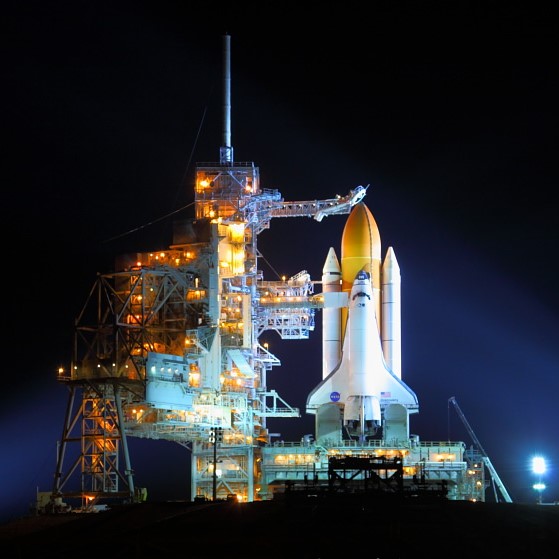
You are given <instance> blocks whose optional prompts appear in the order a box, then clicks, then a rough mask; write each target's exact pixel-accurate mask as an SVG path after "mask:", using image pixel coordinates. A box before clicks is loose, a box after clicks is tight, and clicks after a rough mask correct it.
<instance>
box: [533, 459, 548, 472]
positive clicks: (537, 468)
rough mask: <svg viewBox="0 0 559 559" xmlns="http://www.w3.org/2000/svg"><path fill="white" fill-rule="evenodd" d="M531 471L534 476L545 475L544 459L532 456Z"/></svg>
mask: <svg viewBox="0 0 559 559" xmlns="http://www.w3.org/2000/svg"><path fill="white" fill-rule="evenodd" d="M532 471H533V472H534V473H535V474H543V473H545V459H544V458H542V457H541V456H534V458H532Z"/></svg>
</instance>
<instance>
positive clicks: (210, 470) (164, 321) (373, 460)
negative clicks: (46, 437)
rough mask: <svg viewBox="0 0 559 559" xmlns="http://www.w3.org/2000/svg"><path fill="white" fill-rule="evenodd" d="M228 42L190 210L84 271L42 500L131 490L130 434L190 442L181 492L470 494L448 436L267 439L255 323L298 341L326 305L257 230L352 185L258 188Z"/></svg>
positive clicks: (287, 409)
mask: <svg viewBox="0 0 559 559" xmlns="http://www.w3.org/2000/svg"><path fill="white" fill-rule="evenodd" d="M229 41H230V38H229V36H225V37H224V48H223V63H224V87H223V92H224V107H225V114H224V122H223V130H224V133H223V138H222V147H221V148H220V161H219V162H216V163H199V164H198V165H197V168H196V179H195V180H196V182H195V185H194V195H195V196H194V199H195V217H194V218H193V219H191V220H186V221H184V222H182V223H179V224H176V226H175V230H174V239H173V244H172V245H171V246H170V247H168V248H166V249H163V250H161V251H157V252H149V253H135V254H129V255H122V256H119V257H118V258H117V260H116V264H115V269H114V271H112V272H109V273H103V274H99V275H98V277H97V279H96V281H95V283H94V286H93V288H92V290H91V292H90V294H89V296H88V298H87V301H86V303H85V305H84V307H83V310H82V312H81V313H80V315H79V316H78V317H77V320H76V329H75V344H74V357H73V363H72V365H71V367H70V368H69V370H62V369H61V370H60V372H59V381H60V382H62V383H64V384H66V385H67V386H68V388H69V392H70V396H69V402H68V409H67V414H66V418H65V422H64V427H63V435H62V439H61V444H60V449H59V455H58V461H57V467H56V472H55V481H54V487H53V491H52V496H53V499H54V500H58V501H57V502H59V500H60V499H61V498H64V499H71V498H77V499H81V502H82V506H84V507H87V506H90V504H91V503H100V502H104V501H110V500H112V499H121V500H122V499H123V500H128V501H135V500H141V499H142V498H143V491H142V490H140V489H139V488H136V487H135V480H134V475H133V468H132V457H131V456H130V455H129V451H128V444H127V440H128V438H129V437H141V438H146V439H165V440H169V441H173V442H176V443H177V444H180V445H182V446H184V447H185V449H186V450H185V451H188V452H190V454H191V457H192V466H191V472H190V478H191V496H192V498H193V499H194V498H204V499H221V498H226V497H227V496H228V495H232V494H234V495H236V496H237V498H238V499H239V500H245V501H254V500H258V499H271V498H273V497H274V495H275V494H277V493H278V492H282V491H284V490H285V488H286V487H289V488H293V489H295V488H305V487H308V486H309V484H312V486H313V487H314V488H315V489H316V488H330V489H332V487H333V486H339V487H344V488H346V487H348V486H351V487H352V488H353V489H355V488H367V487H369V488H370V487H371V485H375V484H376V485H383V486H384V487H386V488H389V489H390V490H394V489H397V490H399V489H400V488H403V487H411V486H415V487H420V486H421V487H424V488H435V487H437V488H438V487H441V486H444V488H445V493H447V495H448V498H451V499H472V500H480V501H481V500H484V492H485V487H486V484H485V479H484V470H483V466H482V465H481V463H479V464H478V462H477V461H476V458H477V456H475V455H468V453H467V452H466V450H465V445H464V444H463V443H462V442H455V443H453V442H442V443H441V442H428V443H425V442H420V441H419V438H418V437H417V436H415V435H412V436H410V437H409V438H408V439H407V440H406V441H403V442H399V443H398V444H390V443H389V442H388V441H386V440H385V439H383V438H382V437H380V438H376V439H374V438H371V439H369V440H366V441H356V440H354V439H352V438H343V437H342V438H340V439H339V440H336V441H333V442H331V443H329V444H324V443H321V442H320V441H316V440H314V439H313V438H310V437H303V438H302V439H301V440H299V441H297V442H293V443H289V442H284V441H281V442H280V441H271V440H270V435H269V432H268V428H267V419H268V418H271V417H283V418H288V417H292V418H297V417H299V416H300V412H299V410H298V409H295V408H293V407H291V406H290V405H289V404H288V403H287V402H286V401H285V400H284V399H283V398H282V397H281V395H280V394H278V393H277V392H276V391H275V390H273V389H270V388H269V387H268V386H267V372H268V371H270V369H271V368H272V367H275V366H279V365H280V361H279V359H277V358H276V357H275V356H274V355H272V354H271V353H270V352H269V351H268V348H267V347H265V346H263V345H261V344H260V341H259V340H260V336H261V335H262V333H263V332H265V331H269V330H273V331H275V332H277V333H278V334H279V336H280V337H281V338H282V339H298V340H301V339H303V340H304V339H307V338H308V337H309V335H310V333H311V332H312V331H313V330H314V316H315V312H316V310H317V309H318V310H321V309H323V308H324V306H325V303H324V296H323V294H322V293H318V294H315V293H314V285H315V283H320V282H313V281H311V278H310V276H309V274H308V273H307V272H306V271H304V270H303V271H301V272H300V273H298V274H296V275H295V276H293V277H291V278H288V279H286V280H283V281H266V280H265V279H264V277H263V273H262V272H261V270H260V269H259V257H260V253H259V251H258V247H257V241H258V235H259V234H260V233H261V232H262V231H264V230H265V229H267V228H269V226H270V221H271V219H272V218H280V217H312V218H314V219H316V220H318V221H320V220H321V219H323V218H324V217H325V216H331V215H347V214H349V213H350V212H351V210H352V208H354V206H355V205H356V204H358V203H359V202H361V201H362V199H363V197H364V196H365V194H366V188H364V187H361V186H359V187H357V188H355V189H353V190H350V192H349V194H347V195H346V196H336V197H334V198H331V199H326V200H311V201H296V202H286V201H284V200H283V198H282V197H281V194H280V193H279V192H278V191H277V190H271V189H270V190H268V189H263V188H261V185H260V176H259V169H258V167H256V166H255V165H254V163H251V162H241V163H239V162H235V161H234V159H233V148H232V147H231V138H230V115H229V110H230V102H229V95H230V91H229V88H230V69H229V68H230V64H229V56H230V48H229V47H230V43H229ZM379 258H380V255H379ZM377 268H378V269H380V260H379V262H377ZM379 285H380V284H379ZM377 287H378V286H377ZM379 312H380V311H379ZM74 446H79V451H78V452H77V453H76V452H73V453H72V452H70V449H71V448H74ZM476 464H477V466H476ZM77 478H79V483H78V484H77V485H78V486H77V487H75V486H72V484H73V483H74V485H75V480H76V479H77Z"/></svg>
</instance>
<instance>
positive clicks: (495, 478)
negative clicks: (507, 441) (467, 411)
mask: <svg viewBox="0 0 559 559" xmlns="http://www.w3.org/2000/svg"><path fill="white" fill-rule="evenodd" d="M448 404H449V406H450V404H452V405H453V406H454V409H455V410H456V413H457V414H458V417H459V418H460V419H461V420H462V423H463V424H464V427H466V430H467V431H468V433H469V435H470V437H471V438H472V441H473V442H474V444H475V445H476V446H477V448H478V450H479V452H480V453H481V459H482V461H483V463H484V464H485V467H486V468H487V469H488V471H489V473H490V475H491V482H492V483H493V489H494V490H495V486H497V487H498V488H499V491H500V492H501V495H502V497H503V499H504V501H505V502H506V503H512V499H511V497H510V495H509V493H508V491H507V490H506V488H505V486H504V484H503V482H502V481H501V478H500V477H499V475H498V474H497V471H496V470H495V468H494V466H493V464H492V463H491V460H490V459H489V456H488V455H487V453H486V452H485V450H484V449H483V447H482V446H481V443H480V442H479V440H478V438H477V437H476V434H475V433H474V430H473V429H472V428H471V426H470V424H469V423H468V420H467V419H466V416H465V415H464V413H463V412H462V410H461V409H460V406H459V405H458V402H457V401H456V398H455V397H454V396H452V397H451V398H449V399H448ZM495 499H496V500H497V501H499V498H498V495H497V492H496V491H495Z"/></svg>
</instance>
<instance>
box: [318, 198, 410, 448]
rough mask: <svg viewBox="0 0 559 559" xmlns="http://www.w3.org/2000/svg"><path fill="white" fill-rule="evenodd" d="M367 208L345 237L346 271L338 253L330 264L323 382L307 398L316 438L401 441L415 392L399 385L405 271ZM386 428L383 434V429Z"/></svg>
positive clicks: (355, 213) (360, 207) (360, 208)
mask: <svg viewBox="0 0 559 559" xmlns="http://www.w3.org/2000/svg"><path fill="white" fill-rule="evenodd" d="M380 254H381V247H380V235H379V231H378V227H377V224H376V222H375V220H374V218H373V215H372V214H371V212H370V211H369V209H368V208H367V206H366V205H365V204H364V203H359V204H357V205H356V206H355V207H354V208H353V210H352V211H351V213H350V215H349V217H348V220H347V222H346V225H345V227H344V231H343V235H342V259H341V260H342V261H341V266H340V264H339V262H338V259H337V257H336V253H335V251H334V249H333V248H330V250H329V252H328V256H327V258H326V262H325V264H324V269H323V276H322V285H323V298H324V307H323V330H322V342H323V380H322V382H321V383H320V384H319V385H318V386H317V387H316V388H315V389H314V390H313V391H312V392H311V393H310V394H309V396H308V398H307V413H310V414H315V415H316V438H317V441H319V442H320V441H321V440H325V439H328V440H332V439H334V440H335V439H340V438H344V437H351V438H358V439H359V440H360V441H365V440H367V439H368V438H378V437H379V434H382V438H383V439H385V440H388V439H390V440H394V439H398V440H403V439H408V437H409V414H410V413H416V412H417V411H418V408H419V406H418V401H417V397H416V395H415V393H414V392H413V391H412V390H411V389H410V388H409V387H408V386H407V385H406V384H405V383H404V382H403V381H402V380H401V341H400V269H399V266H398V262H397V260H396V255H395V254H394V251H393V249H392V248H389V249H388V251H387V254H386V257H385V260H384V263H382V265H381V256H380ZM381 428H382V429H381Z"/></svg>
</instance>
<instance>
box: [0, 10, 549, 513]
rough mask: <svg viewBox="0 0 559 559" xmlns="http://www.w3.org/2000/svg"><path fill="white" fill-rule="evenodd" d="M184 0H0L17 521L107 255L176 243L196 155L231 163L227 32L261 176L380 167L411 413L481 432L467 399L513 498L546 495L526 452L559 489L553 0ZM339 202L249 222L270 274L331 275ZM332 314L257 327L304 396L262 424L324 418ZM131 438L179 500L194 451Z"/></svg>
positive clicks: (316, 178)
mask: <svg viewBox="0 0 559 559" xmlns="http://www.w3.org/2000/svg"><path fill="white" fill-rule="evenodd" d="M187 4H190V3H186V2H163V1H158V2H133V3H129V2H95V3H90V2H66V1H61V2H37V1H31V2H25V3H22V2H7V3H6V4H5V7H4V8H3V12H4V14H3V15H4V18H3V19H4V23H3V25H4V27H5V29H4V30H3V33H2V36H3V41H4V43H5V44H4V49H3V52H4V61H3V65H2V69H3V72H2V73H3V84H4V85H3V103H2V108H3V126H2V129H3V132H4V135H5V140H4V146H5V147H4V157H3V159H4V160H5V161H4V164H3V173H2V174H3V182H4V192H5V198H4V199H5V203H4V219H3V222H4V223H3V226H4V228H5V238H6V240H7V241H8V244H9V249H10V250H9V251H8V252H7V254H8V255H9V256H7V257H6V259H5V265H4V270H5V272H4V274H5V284H4V285H5V287H4V292H5V299H6V300H7V303H8V304H7V307H5V308H4V313H5V318H4V326H5V328H4V330H5V331H7V333H8V342H7V344H6V345H5V348H6V350H7V352H8V354H9V355H10V356H11V357H14V358H15V359H16V361H15V362H14V361H12V360H11V359H10V360H6V361H7V363H8V364H7V366H6V367H5V371H4V379H5V380H4V389H3V391H2V392H3V393H2V407H1V408H0V420H1V423H0V425H1V426H2V432H3V436H4V438H3V446H2V452H1V460H0V480H1V481H0V493H1V495H2V518H5V517H7V516H9V515H14V514H22V513H25V511H26V509H27V506H28V504H29V503H31V502H32V501H33V500H34V494H35V490H36V488H37V487H39V489H40V490H41V491H47V490H50V488H51V480H52V474H53V472H54V466H55V454H56V441H57V440H59V438H60V433H61V431H62V422H63V419H64V413H65V405H66V396H67V392H66V389H65V388H64V387H63V386H61V385H59V384H58V383H57V382H56V379H55V373H56V369H57V367H58V366H59V365H60V364H67V363H68V362H69V359H70V355H71V349H72V336H73V321H74V318H75V317H76V316H77V314H78V312H79V310H80V308H81V305H82V304H83V303H85V300H86V297H87V295H88V293H89V289H90V287H91V286H92V285H93V282H94V280H95V275H96V273H97V272H104V271H108V269H109V268H110V266H111V265H112V260H113V257H114V256H116V255H118V254H120V253H122V252H125V251H129V250H132V251H141V250H150V249H152V248H166V247H167V246H168V245H169V244H170V242H171V237H170V234H171V233H170V232H171V225H172V220H173V219H174V217H176V216H177V214H175V216H174V217H169V216H170V215H171V214H172V212H175V211H176V210H178V209H180V208H183V207H185V206H187V205H188V204H189V203H190V202H192V200H193V193H192V184H193V176H194V168H195V164H196V162H200V161H217V160H218V159H219V147H220V145H221V118H222V112H221V110H222V109H221V72H222V66H221V49H222V35H223V34H224V33H226V32H228V33H230V34H231V37H232V38H231V55H232V143H233V146H234V149H235V153H234V155H235V160H236V161H254V162H255V164H256V165H257V166H258V167H259V168H260V174H261V186H262V187H263V188H277V189H278V190H279V191H280V192H281V193H282V195H283V197H284V199H285V200H310V199H325V198H332V197H334V196H335V195H336V194H346V193H347V192H348V191H349V190H350V189H351V188H354V187H355V186H357V185H359V184H362V185H367V184H370V185H371V186H370V188H369V190H368V194H367V196H366V198H365V202H366V203H367V205H368V207H369V209H370V210H371V211H372V213H373V215H374V216H375V218H376V220H377V223H378V225H379V228H380V233H381V239H382V242H383V256H384V254H385V252H386V249H387V248H388V247H389V246H392V247H393V248H394V250H395V253H396V256H397V258H398V262H399V264H400V267H401V270H402V297H403V301H402V321H403V332H402V337H403V342H402V343H403V356H402V359H403V380H404V381H405V382H406V383H407V384H408V385H409V386H410V387H411V388H412V389H413V390H414V391H415V392H416V394H417V395H418V398H419V404H420V413H419V414H418V415H415V416H412V432H414V433H417V434H418V435H419V436H420V438H421V439H422V440H426V441H428V440H446V439H447V438H448V437H449V436H450V438H451V439H452V440H464V441H465V442H466V443H467V444H468V445H469V444H471V442H472V441H471V440H470V439H469V436H468V434H467V433H466V432H465V431H464V427H463V426H462V424H461V423H460V421H459V419H458V416H457V414H456V413H455V411H453V410H450V411H449V408H448V399H449V398H450V397H451V396H455V397H456V399H457V401H458V403H459V405H460V407H461V409H462V411H463V412H464V413H465V415H466V417H467V419H468V421H469V423H470V425H471V426H472V428H473V429H474V431H475V433H476V435H477V437H478V439H479V440H480V442H481V443H482V445H483V447H484V449H485V451H486V452H487V453H488V455H489V456H490V458H491V460H492V462H493V465H494V466H495V468H496V470H497V472H498V473H499V475H500V477H501V479H502V480H503V482H504V484H505V486H506V487H507V490H508V491H509V493H510V494H511V497H512V498H513V500H515V501H518V502H533V501H534V500H535V496H534V491H533V490H532V489H531V485H532V483H533V481H534V476H533V475H532V474H531V472H530V464H529V461H530V458H531V456H532V455H533V454H534V453H542V454H543V455H544V456H545V457H546V458H547V461H548V466H549V469H550V471H549V472H548V474H547V475H546V479H545V481H546V483H547V485H548V489H547V490H546V492H545V494H544V500H548V501H553V500H559V435H558V432H559V412H558V409H559V407H558V406H557V395H558V393H559V344H558V340H559V295H558V292H557V289H556V282H557V277H558V274H559V264H558V263H557V256H558V247H559V233H558V228H557V214H558V210H559V203H558V202H557V200H556V192H555V190H556V185H557V183H558V175H559V173H558V171H557V168H558V167H557V164H556V151H557V147H558V146H557V144H558V142H557V130H558V126H557V125H558V122H557V120H558V119H557V116H558V111H557V99H558V98H559V91H558V81H559V80H558V75H557V70H558V66H557V61H556V58H555V55H554V52H555V47H557V45H556V43H557V27H556V23H554V21H555V20H554V19H553V18H552V16H551V11H550V10H551V8H549V9H548V8H545V7H543V4H542V5H539V3H530V4H529V6H530V7H529V8H528V7H527V6H528V4H525V3H515V2H506V3H505V2H503V3H499V2H491V3H489V2H488V3H479V4H478V3H474V2H457V3H448V2H440V3H436V2H414V3H404V2H371V3H369V8H368V10H367V11H366V12H363V10H362V9H359V8H357V7H355V6H360V5H361V4H357V3H349V4H347V3H346V4H344V8H343V12H342V11H339V10H340V9H337V10H335V9H333V8H324V6H323V5H322V4H318V3H317V4H316V7H315V8H313V9H311V8H306V12H305V11H303V12H302V11H301V9H300V8H296V7H295V6H297V5H296V4H294V5H293V6H291V3H287V4H281V5H270V4H268V3H261V4H257V5H256V6H250V5H249V6H248V7H247V6H245V4H243V7H241V8H239V7H237V8H236V9H235V10H233V9H229V11H225V12H224V11H223V9H222V7H221V6H220V4H219V3H213V2H206V3H205V8H194V9H193V8H191V7H187ZM450 4H453V5H452V7H449V5H450ZM311 12H312V13H311ZM190 211H191V209H186V210H183V212H181V213H180V214H178V215H182V216H184V217H191V216H192V215H193V214H192V213H189V212H190ZM344 223H345V216H332V217H328V218H326V219H325V220H324V221H323V222H321V223H318V222H316V221H314V220H312V219H308V218H297V219H291V220H287V219H285V220H282V219H277V220H274V221H272V226H271V228H270V230H268V231H265V232H264V233H262V234H261V236H260V238H259V248H260V250H261V252H262V254H263V255H264V256H265V258H266V260H267V261H268V262H269V263H270V265H271V267H270V268H268V267H267V266H266V264H265V263H264V262H261V268H262V269H263V270H264V273H265V278H266V279H276V276H275V273H274V272H275V271H277V272H278V273H279V274H286V275H293V274H295V273H297V272H298V271H300V270H303V269H305V270H308V271H309V272H310V274H311V277H312V278H313V279H314V280H320V275H321V270H322V265H323V263H324V260H325V258H326V254H327V252H328V248H329V247H330V246H334V247H335V249H336V250H337V252H338V255H339V250H340V240H341V232H342V229H343V225H344ZM316 322H317V328H316V330H315V331H314V332H313V334H312V335H311V339H310V340H308V341H293V342H281V341H280V340H279V338H278V337H277V336H276V335H275V334H271V333H268V334H267V335H265V336H263V339H265V340H267V341H268V342H269V343H270V346H271V350H272V351H273V352H274V353H275V354H276V356H277V357H278V358H279V359H280V360H281V361H282V367H278V368H274V369H273V371H272V372H271V373H270V374H269V377H268V385H269V388H275V389H276V390H278V392H279V394H280V396H282V397H283V398H284V399H285V400H286V401H287V402H288V403H289V404H291V405H293V406H295V407H299V408H300V409H301V411H302V418H301V419H293V420H290V421H289V422H287V423H283V422H282V423H274V422H270V425H269V426H270V428H271V430H272V431H276V432H281V433H282V438H284V439H286V440H298V438H299V437H300V436H301V435H302V434H304V433H308V432H311V431H312V428H313V427H312V426H313V421H312V418H311V417H309V416H306V414H305V413H304V406H305V401H306V397H307V394H308V392H309V391H310V390H311V389H312V388H313V387H314V386H315V385H316V384H317V383H318V382H319V380H320V378H321V354H320V338H321V333H320V332H321V331H320V326H321V316H320V313H317V317H316ZM131 447H132V460H133V462H134V467H135V470H136V483H137V484H138V485H147V487H148V490H149V495H151V497H152V498H154V499H156V498H188V495H189V493H188V492H189V485H188V482H187V481H186V478H185V477H184V476H186V475H187V472H188V470H189V457H188V456H187V454H186V451H184V449H182V448H180V447H178V445H173V444H172V443H166V442H164V441H138V440H132V441H131ZM146 448H149V450H146ZM154 449H155V450H154ZM135 456H137V457H138V458H136V459H135ZM154 456H155V458H154Z"/></svg>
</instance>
